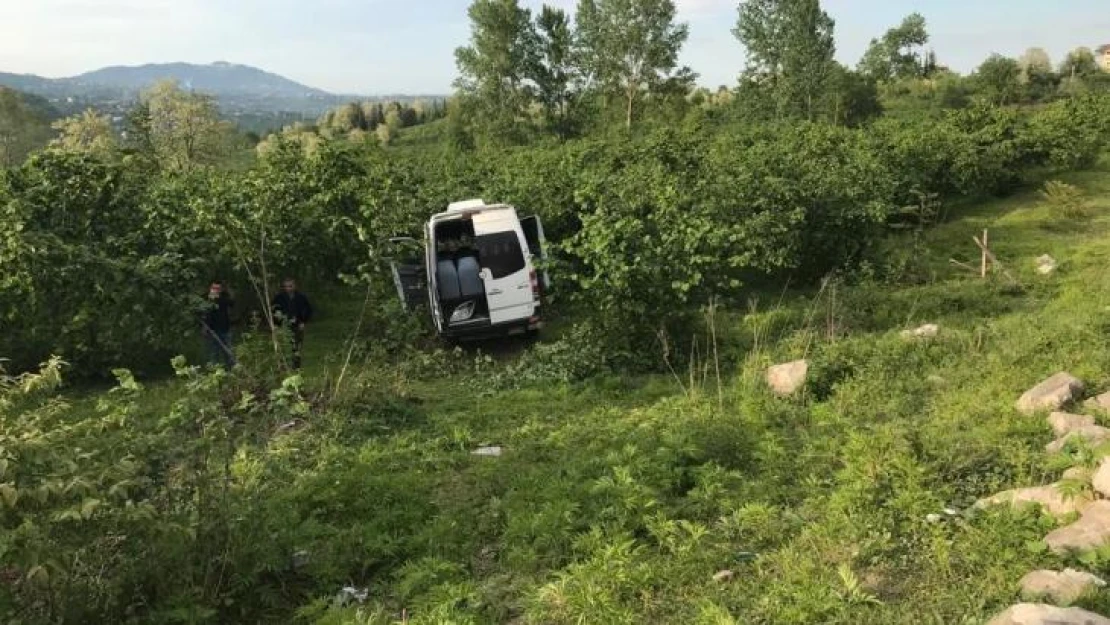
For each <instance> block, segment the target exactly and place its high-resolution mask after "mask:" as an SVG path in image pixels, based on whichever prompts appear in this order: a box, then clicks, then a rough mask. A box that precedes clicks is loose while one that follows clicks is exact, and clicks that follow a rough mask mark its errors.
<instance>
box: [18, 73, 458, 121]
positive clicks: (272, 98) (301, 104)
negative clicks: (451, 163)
mask: <svg viewBox="0 0 1110 625" xmlns="http://www.w3.org/2000/svg"><path fill="white" fill-rule="evenodd" d="M167 78H169V79H173V80H177V81H178V82H179V83H181V84H182V86H183V87H185V88H188V89H192V90H196V91H200V92H204V93H209V94H212V95H214V96H216V99H217V101H218V102H219V104H220V108H221V110H222V111H223V112H224V114H225V116H227V117H229V118H230V119H233V120H235V121H237V122H238V123H239V124H240V125H241V126H243V127H244V128H245V129H249V130H264V129H273V128H280V127H281V126H283V125H286V124H291V123H293V122H294V121H304V120H305V119H308V120H312V119H315V118H316V117H317V116H319V115H321V114H323V113H325V112H327V111H328V110H331V109H333V108H334V107H336V106H339V105H341V104H345V103H347V102H350V101H353V100H372V101H377V100H382V101H387V100H397V101H408V100H413V99H415V98H417V97H419V96H411V95H398V96H387V95H381V96H373V97H366V96H355V95H347V94H333V93H328V92H326V91H324V90H322V89H317V88H314V87H310V86H308V85H304V84H301V83H298V82H296V81H293V80H290V79H288V78H285V77H284V76H280V75H278V74H274V73H272V72H267V71H264V70H261V69H258V68H256V67H251V66H248V65H239V64H234V63H224V62H217V63H211V64H208V65H197V64H192V63H160V64H146V65H139V66H113V67H104V68H101V69H97V70H93V71H90V72H86V73H83V74H79V75H77V76H71V77H66V78H43V77H41V76H35V75H31V74H12V73H5V72H0V86H7V87H10V88H12V89H16V90H19V91H23V92H26V93H31V94H35V95H38V96H41V97H43V98H46V99H48V100H49V101H50V102H51V104H52V105H53V106H54V107H55V108H57V109H59V111H60V112H61V113H62V114H65V115H72V114H74V113H79V112H81V111H82V110H84V109H85V108H88V107H92V108H94V109H97V110H101V111H103V112H106V113H109V114H113V115H122V114H124V113H126V110H127V108H128V106H130V103H131V102H133V101H134V99H135V98H136V97H137V96H138V94H139V92H140V91H142V90H143V89H145V88H147V87H150V86H151V85H153V84H154V83H155V82H157V81H159V80H162V79H167ZM439 97H441V96H439Z"/></svg>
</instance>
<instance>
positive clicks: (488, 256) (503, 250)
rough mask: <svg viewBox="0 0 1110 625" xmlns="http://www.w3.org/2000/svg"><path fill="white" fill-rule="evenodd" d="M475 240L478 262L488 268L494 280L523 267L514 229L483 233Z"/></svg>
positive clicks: (522, 256) (522, 253) (521, 252)
mask: <svg viewBox="0 0 1110 625" xmlns="http://www.w3.org/2000/svg"><path fill="white" fill-rule="evenodd" d="M475 242H476V244H477V247H478V262H479V263H480V264H481V265H482V267H484V268H488V269H489V270H490V273H491V274H493V279H494V280H497V279H498V278H504V277H505V276H510V275H512V274H514V273H516V272H518V271H520V270H521V269H524V252H523V251H521V249H520V239H519V238H518V237H517V234H516V232H515V231H512V230H509V231H506V232H494V233H493V234H483V235H480V236H479V237H478V238H477V240H476V241H475Z"/></svg>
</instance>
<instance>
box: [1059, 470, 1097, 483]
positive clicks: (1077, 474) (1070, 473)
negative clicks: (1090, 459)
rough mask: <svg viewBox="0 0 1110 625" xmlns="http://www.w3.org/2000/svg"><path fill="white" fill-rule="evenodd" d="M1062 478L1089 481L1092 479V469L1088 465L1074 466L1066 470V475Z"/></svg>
mask: <svg viewBox="0 0 1110 625" xmlns="http://www.w3.org/2000/svg"><path fill="white" fill-rule="evenodd" d="M1060 479H1061V480H1078V481H1080V482H1089V481H1090V480H1091V470H1090V469H1088V468H1087V467H1072V468H1070V469H1068V470H1067V471H1064V475H1063V476H1061V477H1060Z"/></svg>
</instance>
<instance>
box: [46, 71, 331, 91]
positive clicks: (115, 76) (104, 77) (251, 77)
mask: <svg viewBox="0 0 1110 625" xmlns="http://www.w3.org/2000/svg"><path fill="white" fill-rule="evenodd" d="M164 78H173V79H176V80H177V81H179V82H180V83H182V85H183V86H184V87H186V88H191V89H195V90H197V91H204V92H207V93H213V94H216V95H217V96H222V95H230V94H237V95H244V96H256V97H264V96H270V97H277V98H298V97H302V98H316V99H326V98H335V97H337V96H333V95H332V94H330V93H328V92H326V91H324V90H322V89H316V88H314V87H309V86H307V85H302V84H301V83H299V82H296V81H293V80H290V79H288V78H285V77H284V76H278V75H277V74H273V73H270V72H267V71H264V70H261V69H258V68H257V67H250V66H248V65H236V64H233V63H223V62H220V63H212V64H211V65H193V64H191V63H161V64H148V65H139V66H135V67H128V66H114V67H105V68H102V69H98V70H94V71H91V72H87V73H84V74H80V75H78V76H74V77H72V78H67V79H64V80H66V81H68V82H69V83H71V84H75V85H89V86H101V87H114V88H117V89H124V90H127V91H134V92H138V91H141V90H142V89H145V88H146V87H149V86H150V85H152V84H154V83H155V82H158V81H159V80H162V79H164Z"/></svg>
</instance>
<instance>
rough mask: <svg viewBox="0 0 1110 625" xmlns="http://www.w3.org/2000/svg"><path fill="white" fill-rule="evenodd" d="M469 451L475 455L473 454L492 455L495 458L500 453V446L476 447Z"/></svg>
mask: <svg viewBox="0 0 1110 625" xmlns="http://www.w3.org/2000/svg"><path fill="white" fill-rule="evenodd" d="M470 453H471V454H473V455H475V456H492V457H494V458H496V457H498V456H500V455H501V447H500V446H493V447H479V448H478V449H475V450H474V451H472V452H470Z"/></svg>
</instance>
